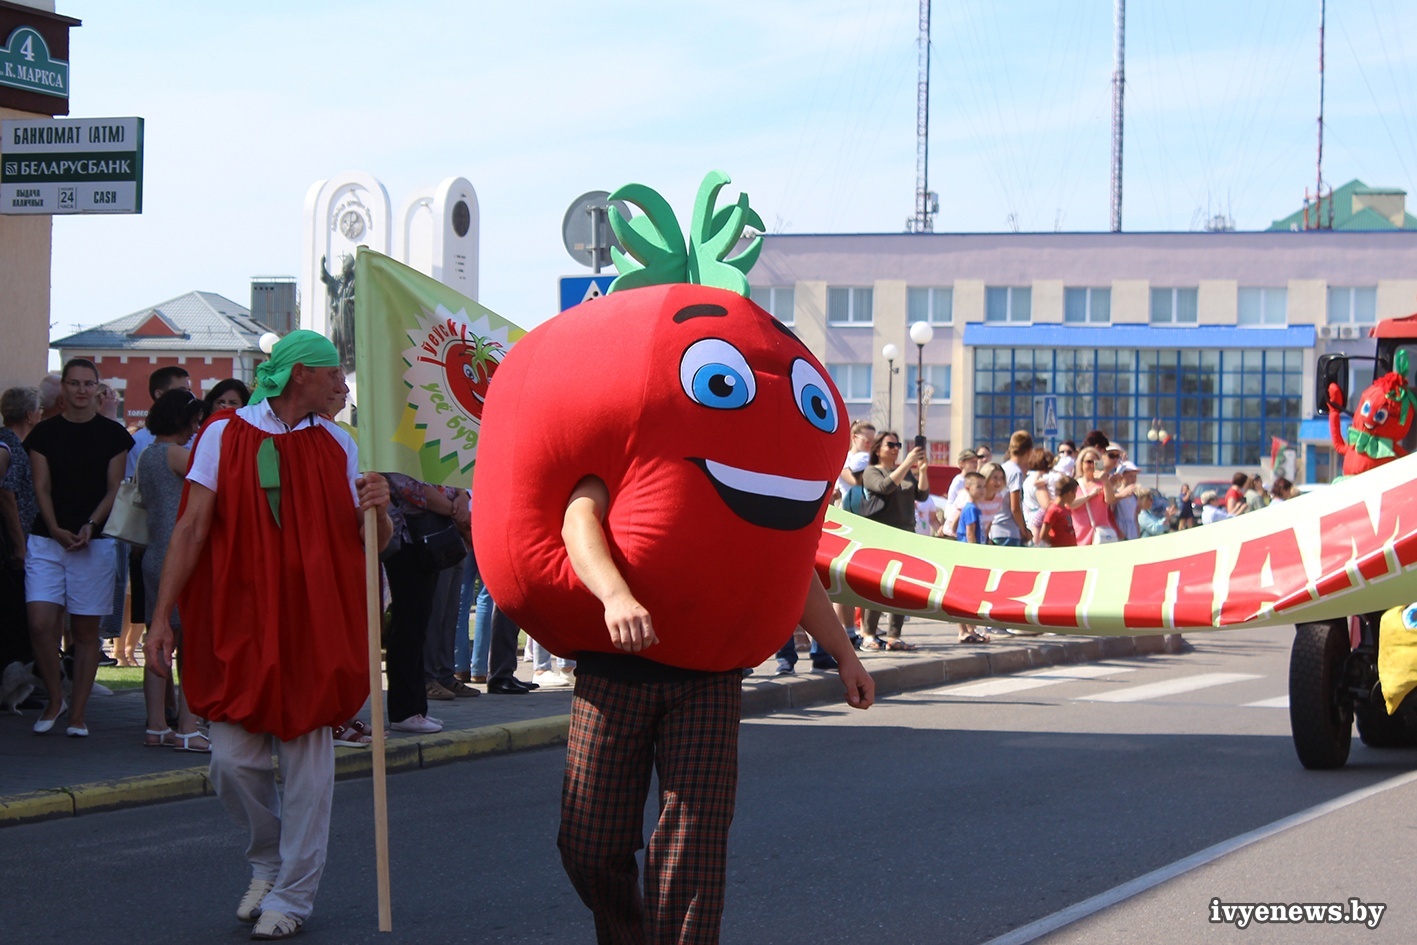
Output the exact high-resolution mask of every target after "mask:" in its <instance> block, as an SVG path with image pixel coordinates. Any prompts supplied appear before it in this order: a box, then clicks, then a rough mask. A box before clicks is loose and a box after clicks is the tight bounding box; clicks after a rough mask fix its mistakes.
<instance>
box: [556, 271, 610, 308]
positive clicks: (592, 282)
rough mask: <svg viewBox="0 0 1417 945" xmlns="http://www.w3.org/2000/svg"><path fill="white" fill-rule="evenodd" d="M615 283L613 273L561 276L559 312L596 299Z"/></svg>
mask: <svg viewBox="0 0 1417 945" xmlns="http://www.w3.org/2000/svg"><path fill="white" fill-rule="evenodd" d="M614 281H615V273H613V272H612V273H608V274H602V275H598V276H562V277H561V311H563V312H564V311H565V310H566V309H568V308H574V307H575V306H577V305H580V304H581V303H582V302H585V301H589V300H590V299H598V298H600V297H601V296H602V295H604V294H605V293H607V292H609V291H610V283H612V282H614Z"/></svg>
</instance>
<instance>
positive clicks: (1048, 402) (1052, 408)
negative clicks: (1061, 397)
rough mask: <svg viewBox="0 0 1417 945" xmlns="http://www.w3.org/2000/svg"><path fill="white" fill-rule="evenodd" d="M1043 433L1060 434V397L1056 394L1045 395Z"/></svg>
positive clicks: (1048, 434)
mask: <svg viewBox="0 0 1417 945" xmlns="http://www.w3.org/2000/svg"><path fill="white" fill-rule="evenodd" d="M1043 435H1044V436H1057V435H1058V397H1057V395H1056V394H1044V395H1043Z"/></svg>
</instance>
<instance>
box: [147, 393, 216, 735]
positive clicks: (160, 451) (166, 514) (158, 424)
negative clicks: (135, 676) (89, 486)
mask: <svg viewBox="0 0 1417 945" xmlns="http://www.w3.org/2000/svg"><path fill="white" fill-rule="evenodd" d="M201 425H202V402H201V401H200V400H198V399H197V398H196V397H193V396H192V392H191V391H189V390H186V389H184V388H177V389H174V390H170V391H168V392H167V393H165V394H163V395H162V396H161V397H159V398H158V399H157V403H155V404H153V406H152V409H151V410H149V411H148V418H147V429H148V432H149V433H151V434H152V435H153V441H152V444H151V445H149V446H148V448H147V449H145V450H143V455H142V456H139V457H138V468H137V470H136V475H135V477H134V478H135V480H136V483H137V486H138V492H139V494H140V495H141V497H142V503H143V506H144V507H145V508H146V509H147V522H148V542H147V547H146V548H145V549H144V550H143V556H142V569H143V592H144V594H143V604H144V609H145V613H144V614H143V618H144V621H145V622H146V623H147V625H148V626H152V622H153V616H154V613H155V610H156V604H157V586H158V582H159V580H160V579H161V578H162V565H163V562H165V561H166V560H167V545H168V541H169V540H170V539H171V538H172V530H173V528H175V527H176V526H177V508H178V506H179V505H181V504H182V487H183V485H184V483H185V482H186V477H187V467H188V466H189V465H190V464H191V461H192V454H191V452H190V451H189V450H188V449H187V446H186V444H187V441H189V440H190V439H192V435H193V434H194V433H196V432H197V430H198V429H200V428H201ZM171 622H172V630H173V633H174V634H175V635H176V641H177V653H178V658H179V659H180V658H181V652H182V623H181V620H180V616H179V615H178V613H177V609H176V608H175V607H174V608H173V610H172V615H171ZM178 665H179V667H180V665H181V664H180V663H179V664H178ZM169 686H173V687H174V689H175V691H174V692H173V698H174V701H175V702H176V704H177V730H176V731H175V732H174V731H173V730H172V729H171V728H170V727H169V726H168V724H167V718H166V712H167V690H168V687H169ZM143 701H144V702H145V703H146V704H147V711H148V726H147V730H146V731H145V732H144V733H143V745H144V746H146V747H148V748H176V749H177V750H178V751H193V752H201V753H203V754H206V753H210V752H211V750H212V746H211V743H210V742H208V741H207V736H205V735H203V734H202V733H201V731H200V730H199V729H198V728H197V718H196V716H194V715H193V714H192V710H191V709H189V708H187V698H186V696H184V695H183V694H182V687H181V686H180V685H176V684H174V683H173V680H172V677H171V676H167V677H162V676H159V675H157V674H156V673H145V674H144V675H143Z"/></svg>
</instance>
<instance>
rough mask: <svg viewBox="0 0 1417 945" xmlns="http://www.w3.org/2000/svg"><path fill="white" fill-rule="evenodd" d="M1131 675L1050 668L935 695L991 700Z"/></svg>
mask: <svg viewBox="0 0 1417 945" xmlns="http://www.w3.org/2000/svg"><path fill="white" fill-rule="evenodd" d="M1131 671H1132V667H1130V666H1102V665H1089V666H1050V667H1048V668H1047V669H1035V670H1029V671H1028V672H1024V673H1019V674H1017V675H1014V676H1001V677H999V678H998V679H983V680H980V681H979V682H973V683H965V684H963V685H961V686H946V687H945V688H943V689H936V690H935V692H937V693H939V694H941V695H946V696H964V697H966V698H970V699H983V698H987V697H989V696H1003V695H1008V694H1009V693H1011V692H1023V691H1025V690H1028V689H1041V688H1042V687H1044V686H1056V685H1057V684H1058V683H1065V682H1073V681H1075V680H1079V679H1097V678H1098V677H1100V676H1112V675H1116V674H1118V673H1130V672H1131Z"/></svg>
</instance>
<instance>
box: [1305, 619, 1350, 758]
mask: <svg viewBox="0 0 1417 945" xmlns="http://www.w3.org/2000/svg"><path fill="white" fill-rule="evenodd" d="M1295 629H1296V630H1297V632H1296V633H1295V635H1294V648H1293V650H1291V651H1290V654H1289V728H1290V731H1291V732H1292V733H1293V735H1294V750H1295V752H1297V753H1298V755H1299V763H1300V764H1302V765H1303V766H1304V767H1306V768H1310V769H1318V770H1323V769H1328V768H1341V767H1343V765H1344V762H1346V761H1347V760H1348V750H1349V748H1350V747H1351V746H1352V743H1353V717H1352V713H1351V710H1345V709H1344V708H1343V707H1342V706H1341V705H1340V702H1339V699H1338V685H1339V682H1340V680H1341V678H1342V675H1343V661H1344V659H1345V658H1346V657H1347V656H1348V626H1347V621H1346V620H1330V621H1326V622H1324V623H1301V624H1299V626H1298V627H1296V628H1295Z"/></svg>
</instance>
